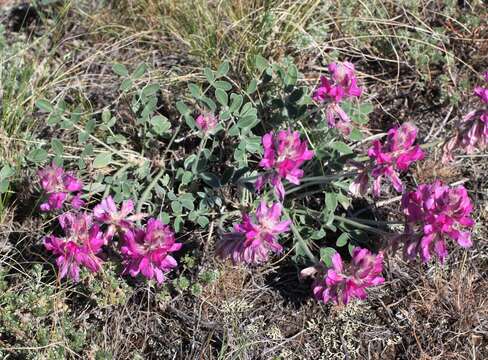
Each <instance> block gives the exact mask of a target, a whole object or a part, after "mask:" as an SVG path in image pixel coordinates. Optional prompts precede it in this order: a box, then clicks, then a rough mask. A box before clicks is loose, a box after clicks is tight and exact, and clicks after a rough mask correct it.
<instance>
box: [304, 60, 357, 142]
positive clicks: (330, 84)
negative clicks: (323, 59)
mask: <svg viewBox="0 0 488 360" xmlns="http://www.w3.org/2000/svg"><path fill="white" fill-rule="evenodd" d="M329 72H330V74H331V79H330V80H329V79H327V78H326V77H325V76H321V77H320V86H319V87H318V88H317V89H315V91H314V93H313V96H312V98H313V99H314V100H315V101H317V102H327V103H328V105H327V109H326V115H327V123H328V125H329V127H334V128H337V129H339V130H340V131H341V132H342V133H343V134H344V135H346V136H347V135H349V133H350V132H351V119H350V118H349V116H348V115H347V114H346V112H345V111H344V110H343V109H342V108H341V106H340V103H341V101H343V100H344V99H347V98H353V97H360V96H361V89H360V88H359V87H358V86H357V78H356V74H355V71H354V65H353V64H351V63H350V62H347V61H346V62H343V63H332V64H329ZM336 119H339V121H338V122H336Z"/></svg>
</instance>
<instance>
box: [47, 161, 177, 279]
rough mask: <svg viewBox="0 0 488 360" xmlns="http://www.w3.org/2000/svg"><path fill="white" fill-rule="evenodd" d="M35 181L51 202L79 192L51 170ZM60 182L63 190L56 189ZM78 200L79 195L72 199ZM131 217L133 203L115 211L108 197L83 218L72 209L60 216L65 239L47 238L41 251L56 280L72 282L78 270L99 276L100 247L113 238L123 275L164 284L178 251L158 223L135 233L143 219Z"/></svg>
mask: <svg viewBox="0 0 488 360" xmlns="http://www.w3.org/2000/svg"><path fill="white" fill-rule="evenodd" d="M39 176H40V179H41V186H42V188H43V189H44V190H45V191H46V192H48V194H50V195H51V196H52V195H53V194H56V195H57V196H58V197H59V194H69V193H70V192H71V191H73V189H76V191H79V190H81V188H82V185H81V183H80V182H79V181H78V180H76V178H75V177H74V176H73V175H72V174H68V173H66V172H64V170H63V169H61V168H59V167H56V166H55V165H51V166H48V167H46V168H44V169H42V170H41V171H39ZM60 181H62V182H61V183H62V184H64V185H63V186H64V187H61V186H60V185H59V184H60ZM52 184H55V186H53V185H52ZM73 184H75V185H76V186H75V185H73ZM77 196H80V194H79V193H78V194H77V195H75V196H74V198H76V197H77ZM64 199H66V197H65V198H64ZM48 201H49V200H48ZM71 204H72V205H73V201H71ZM43 205H44V204H43ZM43 205H41V207H43V210H45V211H46V210H54V209H61V208H62V205H63V204H62V203H61V204H60V205H59V206H58V204H56V206H49V208H48V207H47V206H43ZM133 212H134V203H133V202H132V200H126V201H124V202H123V203H122V205H121V208H120V209H118V207H117V205H116V204H115V201H114V200H113V198H112V197H111V196H107V197H106V198H104V199H102V201H101V202H100V204H98V205H96V206H95V207H94V208H93V211H92V212H90V211H83V212H82V211H80V210H78V207H77V206H74V205H73V210H70V211H66V212H64V213H62V214H61V215H59V216H58V222H59V225H60V226H61V229H62V230H63V232H64V236H62V237H60V236H57V235H49V236H46V237H45V238H44V246H45V248H46V249H47V250H48V251H50V252H52V253H53V254H54V255H55V256H56V264H57V266H58V268H59V277H60V278H61V279H62V278H64V277H65V276H68V277H70V278H71V279H73V280H74V281H76V282H77V281H79V279H80V276H79V274H80V267H81V266H84V267H86V268H87V269H88V270H89V271H91V272H94V273H96V272H98V271H100V270H101V269H102V264H103V260H102V258H101V255H102V251H103V246H108V245H110V244H111V243H113V242H112V240H113V239H114V236H115V235H118V238H119V241H120V254H121V256H122V258H123V261H124V264H125V269H124V273H128V274H130V275H131V276H134V277H135V276H137V275H138V274H139V273H141V274H142V275H143V276H145V277H146V278H147V279H155V280H156V282H157V283H158V284H161V283H163V282H164V279H165V274H166V273H167V272H169V271H170V270H171V269H172V268H174V267H176V265H177V263H176V260H175V259H174V258H173V257H172V256H171V255H170V254H171V253H173V252H175V251H178V250H179V249H180V248H181V247H182V244H181V243H177V242H176V241H175V237H174V233H173V231H172V230H171V229H170V228H169V227H168V226H166V225H163V224H162V223H161V222H160V221H159V220H157V219H149V220H148V222H147V225H146V228H138V227H137V226H136V223H135V222H136V221H138V220H141V219H143V218H144V216H145V215H144V214H133Z"/></svg>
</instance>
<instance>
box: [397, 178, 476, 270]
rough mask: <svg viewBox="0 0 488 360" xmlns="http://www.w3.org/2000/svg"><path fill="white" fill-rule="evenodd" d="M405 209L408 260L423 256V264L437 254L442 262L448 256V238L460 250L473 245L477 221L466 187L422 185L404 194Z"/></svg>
mask: <svg viewBox="0 0 488 360" xmlns="http://www.w3.org/2000/svg"><path fill="white" fill-rule="evenodd" d="M402 209H403V212H404V213H405V216H406V222H407V225H406V229H405V237H404V242H405V247H404V253H405V256H406V257H407V258H410V259H415V258H416V257H417V255H420V257H421V259H422V261H423V262H427V261H429V260H430V259H431V257H432V253H435V254H436V255H437V256H438V257H439V259H440V261H441V262H444V259H445V258H446V256H447V245H446V242H445V240H446V238H451V239H452V240H455V241H456V242H457V243H458V244H459V245H460V246H461V247H463V248H468V247H470V246H471V245H472V242H471V234H470V232H469V231H466V228H472V227H473V226H474V221H473V219H472V218H471V216H470V214H471V212H472V211H473V205H472V204H471V200H470V199H469V197H468V193H467V191H466V189H465V188H464V187H463V186H458V187H456V188H449V187H448V186H446V185H443V184H442V182H441V181H435V182H434V183H433V184H432V185H426V184H424V185H419V186H418V187H417V190H415V191H412V192H408V193H405V194H404V196H403V199H402Z"/></svg>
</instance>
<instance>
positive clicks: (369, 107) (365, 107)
mask: <svg viewBox="0 0 488 360" xmlns="http://www.w3.org/2000/svg"><path fill="white" fill-rule="evenodd" d="M373 111H374V106H373V104H371V103H364V104H361V105H359V112H360V113H361V114H364V115H368V114H371V113H372V112H373Z"/></svg>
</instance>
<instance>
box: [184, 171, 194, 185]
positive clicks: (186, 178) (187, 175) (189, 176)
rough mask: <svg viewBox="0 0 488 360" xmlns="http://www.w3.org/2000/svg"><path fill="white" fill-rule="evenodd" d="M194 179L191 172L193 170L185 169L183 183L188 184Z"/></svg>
mask: <svg viewBox="0 0 488 360" xmlns="http://www.w3.org/2000/svg"><path fill="white" fill-rule="evenodd" d="M192 179H193V174H192V173H191V171H185V172H184V173H183V176H182V178H181V182H182V184H183V185H187V184H189V183H190V182H191V181H192Z"/></svg>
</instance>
